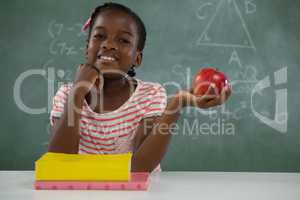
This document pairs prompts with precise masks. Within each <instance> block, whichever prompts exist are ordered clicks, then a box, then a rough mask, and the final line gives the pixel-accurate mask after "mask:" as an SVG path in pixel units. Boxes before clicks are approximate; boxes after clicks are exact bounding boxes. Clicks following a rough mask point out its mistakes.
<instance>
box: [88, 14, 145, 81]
mask: <svg viewBox="0 0 300 200" xmlns="http://www.w3.org/2000/svg"><path fill="white" fill-rule="evenodd" d="M138 37H139V35H138V29H137V25H136V22H135V21H134V19H133V18H132V17H131V16H130V15H128V14H127V13H125V12H122V11H117V10H106V11H103V12H102V13H101V14H100V15H98V17H97V19H96V20H95V23H94V26H93V29H92V32H91V37H90V40H89V43H88V47H87V57H88V62H92V63H96V65H98V66H100V69H101V70H103V72H104V74H103V75H104V76H109V77H120V73H118V71H122V72H124V73H127V72H128V70H129V69H130V68H131V66H132V65H136V66H138V65H140V64H141V61H142V54H141V52H139V51H138V50H137V43H138ZM107 70H108V71H109V70H112V71H114V72H110V73H107Z"/></svg>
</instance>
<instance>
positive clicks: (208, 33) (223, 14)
mask: <svg viewBox="0 0 300 200" xmlns="http://www.w3.org/2000/svg"><path fill="white" fill-rule="evenodd" d="M197 45H199V46H200V45H202V46H216V47H233V48H252V49H254V50H255V46H254V43H253V41H252V38H251V36H250V34H249V31H248V29H247V26H246V23H245V21H244V19H243V16H242V14H241V12H240V10H239V7H238V6H237V4H236V2H235V0H221V1H220V2H219V4H218V5H217V8H216V12H215V13H214V15H213V16H212V17H211V19H210V20H209V22H208V24H207V25H206V27H205V28H204V30H203V32H202V34H201V36H200V38H199V39H198V40H197Z"/></svg>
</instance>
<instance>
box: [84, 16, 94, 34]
mask: <svg viewBox="0 0 300 200" xmlns="http://www.w3.org/2000/svg"><path fill="white" fill-rule="evenodd" d="M91 21H92V17H89V18H88V20H86V22H85V23H84V25H83V27H82V30H83V31H86V30H87V29H88V28H89V26H90V25H91Z"/></svg>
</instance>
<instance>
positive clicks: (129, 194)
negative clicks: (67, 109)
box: [0, 171, 300, 200]
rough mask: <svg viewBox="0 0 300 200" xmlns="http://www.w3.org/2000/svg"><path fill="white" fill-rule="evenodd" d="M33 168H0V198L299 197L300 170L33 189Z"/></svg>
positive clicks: (163, 175) (168, 175)
mask: <svg viewBox="0 0 300 200" xmlns="http://www.w3.org/2000/svg"><path fill="white" fill-rule="evenodd" d="M33 182H34V172H33V171H0V199H1V200H2V199H3V200H15V199H20V200H21V199H22V200H26V199H34V200H48V199H49V200H53V199H54V200H55V199H57V200H60V199H68V200H70V199H71V200H73V199H74V200H93V199H97V200H99V199H109V200H114V199H116V200H120V199H122V200H135V199H138V200H143V199H151V200H156V199H159V200H163V199H172V200H176V199H180V200H184V198H186V197H187V198H189V199H201V200H205V199H209V200H235V199H238V200H250V199H251V200H267V199H270V200H281V199H282V200H300V173H239V172H160V173H155V174H152V175H151V182H150V187H149V189H148V191H101V190H81V191H79V190H75V191H74V190H73V191H72V190H56V191H53V190H34V189H33Z"/></svg>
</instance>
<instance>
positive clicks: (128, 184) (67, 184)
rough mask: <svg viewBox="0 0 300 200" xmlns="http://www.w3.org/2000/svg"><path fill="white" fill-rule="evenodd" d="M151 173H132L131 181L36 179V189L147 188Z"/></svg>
mask: <svg viewBox="0 0 300 200" xmlns="http://www.w3.org/2000/svg"><path fill="white" fill-rule="evenodd" d="M149 182H150V177H149V173H131V179H130V181H111V182H108V181H103V182H100V181H35V183H34V188H35V189H36V190H147V189H148V186H149Z"/></svg>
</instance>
